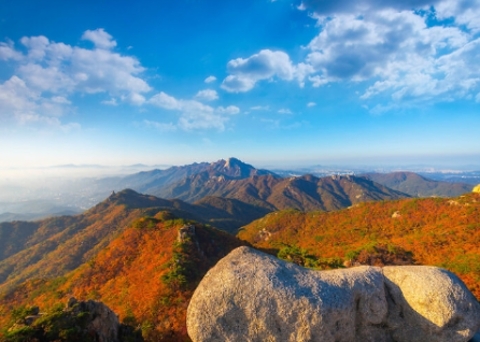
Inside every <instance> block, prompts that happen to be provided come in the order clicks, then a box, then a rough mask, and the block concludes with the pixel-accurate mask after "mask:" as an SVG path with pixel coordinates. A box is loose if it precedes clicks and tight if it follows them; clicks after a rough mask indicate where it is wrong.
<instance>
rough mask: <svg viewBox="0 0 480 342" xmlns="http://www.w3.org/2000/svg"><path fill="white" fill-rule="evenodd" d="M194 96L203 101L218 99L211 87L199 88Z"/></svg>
mask: <svg viewBox="0 0 480 342" xmlns="http://www.w3.org/2000/svg"><path fill="white" fill-rule="evenodd" d="M195 98H196V99H199V100H204V101H214V100H218V93H217V92H216V91H215V90H213V89H204V90H200V91H199V92H198V93H197V95H195Z"/></svg>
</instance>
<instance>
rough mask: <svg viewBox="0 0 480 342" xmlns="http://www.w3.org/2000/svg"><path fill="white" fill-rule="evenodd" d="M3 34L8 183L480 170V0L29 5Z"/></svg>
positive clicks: (8, 14) (1, 160)
mask: <svg viewBox="0 0 480 342" xmlns="http://www.w3.org/2000/svg"><path fill="white" fill-rule="evenodd" d="M0 31H1V32H2V36H1V37H0V151H1V152H0V173H1V174H2V179H3V180H4V181H5V179H7V178H8V177H15V176H17V177H20V174H30V173H32V174H35V175H39V174H42V173H43V174H45V173H48V172H47V171H48V170H50V171H51V170H52V169H51V168H50V167H51V166H58V165H67V164H73V165H80V166H81V165H89V166H90V167H91V170H90V171H91V173H92V174H95V172H97V173H98V174H100V175H105V174H109V173H110V172H113V169H115V172H118V169H120V170H121V171H120V172H124V173H128V172H129V169H128V168H125V167H124V166H129V165H132V164H138V163H141V164H145V165H146V166H148V167H150V166H156V165H164V166H169V165H184V164H189V163H193V162H202V161H209V162H212V161H216V160H218V159H221V158H228V157H232V156H233V157H237V158H239V159H241V160H243V161H244V162H246V163H249V164H252V165H254V166H256V167H265V168H267V167H268V168H274V167H280V168H288V167H293V166H298V167H307V166H312V165H345V166H351V165H357V166H358V165H362V166H367V165H370V166H379V165H386V166H389V167H395V166H402V165H403V166H404V167H407V166H412V165H425V166H432V167H445V168H451V169H457V168H463V169H465V168H468V167H470V166H472V167H477V166H479V162H478V161H479V160H480V158H479V157H480V139H478V132H477V131H478V127H480V116H479V102H480V82H478V80H479V79H480V77H479V76H480V75H479V73H480V65H479V64H480V60H479V59H478V56H479V55H480V34H479V33H480V0H465V1H454V0H412V1H408V2H398V1H383V2H378V1H376V0H360V1H356V2H355V3H352V2H350V1H344V0H341V1H338V0H337V1H333V0H327V1H321V2H319V1H313V0H304V1H298V0H246V1H243V2H238V1H232V0H227V1H223V2H221V3H218V2H217V1H213V0H205V1H187V0H179V1H175V2H165V1H144V2H141V3H132V4H129V6H128V8H126V7H122V6H119V5H118V2H114V1H112V0H107V1H103V2H101V3H99V2H98V1H93V0H87V1H82V2H76V3H71V2H70V3H66V2H64V1H60V0H54V1H50V2H48V4H46V3H32V2H31V1H27V0H19V1H15V2H2V3H0ZM95 165H100V166H102V168H96V167H94V166H95ZM84 168H85V167H84ZM87 168H88V167H87ZM79 169H80V168H79ZM19 170H21V172H19ZM59 170H64V172H65V175H68V174H71V173H72V172H73V170H78V169H76V168H70V169H69V171H68V172H67V171H66V170H67V168H63V169H62V168H59ZM59 172H60V171H59ZM60 175H62V173H61V172H60Z"/></svg>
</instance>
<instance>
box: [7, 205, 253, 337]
mask: <svg viewBox="0 0 480 342" xmlns="http://www.w3.org/2000/svg"><path fill="white" fill-rule="evenodd" d="M244 244H245V243H242V242H241V241H239V240H238V239H236V238H235V237H233V236H232V235H230V234H227V233H225V232H222V231H219V230H216V229H213V228H209V227H207V226H205V225H202V224H198V223H190V222H188V221H186V220H183V219H178V218H174V217H171V216H170V217H166V216H165V215H164V214H163V213H159V215H156V216H155V217H143V218H140V219H138V220H136V221H134V222H132V224H131V225H130V226H129V227H128V228H126V229H125V230H124V231H123V232H122V233H120V234H119V235H118V236H117V237H116V238H114V239H113V240H112V241H110V243H109V244H108V245H107V246H105V248H103V249H102V250H101V251H100V252H99V253H98V254H97V255H96V256H95V257H93V258H91V259H89V260H88V261H87V262H86V263H83V264H82V265H80V266H79V267H78V268H77V269H76V270H74V271H73V272H71V273H70V274H67V275H65V276H63V277H59V278H56V279H51V280H48V279H32V280H30V281H28V282H26V283H23V284H22V285H20V286H18V287H16V288H15V289H14V290H12V291H9V292H8V293H5V294H4V295H3V296H0V326H2V324H3V326H5V321H6V320H8V318H9V315H10V313H11V311H12V308H13V307H18V306H19V305H25V304H28V305H39V306H41V307H42V308H47V309H48V308H49V307H54V306H55V305H56V303H58V302H65V301H66V300H67V299H68V298H69V297H71V296H74V297H75V298H77V299H79V300H85V299H95V300H101V301H102V302H104V303H105V304H106V305H107V306H109V307H110V308H111V309H112V310H113V311H115V312H116V313H117V314H118V315H119V317H120V320H121V321H123V322H124V323H126V324H129V325H132V326H140V327H141V330H142V333H143V336H144V337H145V339H146V340H147V341H188V340H189V339H188V337H187V335H186V328H185V314H186V308H187V305H188V301H189V299H190V297H191V295H192V294H193V290H194V289H195V287H196V285H197V284H198V282H199V281H200V279H201V278H202V277H203V275H204V274H205V273H206V272H207V270H208V269H209V268H211V267H212V266H213V265H214V264H215V263H216V262H217V261H218V260H219V259H220V258H222V257H223V256H225V255H227V254H228V253H229V252H230V251H231V250H232V249H234V248H236V247H238V246H240V245H244Z"/></svg>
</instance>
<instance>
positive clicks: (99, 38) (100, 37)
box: [82, 28, 117, 50]
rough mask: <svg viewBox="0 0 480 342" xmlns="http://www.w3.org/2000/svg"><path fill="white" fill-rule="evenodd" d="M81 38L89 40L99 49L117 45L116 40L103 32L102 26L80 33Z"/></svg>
mask: <svg viewBox="0 0 480 342" xmlns="http://www.w3.org/2000/svg"><path fill="white" fill-rule="evenodd" d="M82 39H83V40H89V41H91V42H92V43H93V44H95V46H96V47H97V48H99V49H107V50H109V49H112V48H114V47H115V46H117V42H116V41H115V40H113V37H112V36H111V35H110V34H108V33H107V32H105V31H104V30H103V29H102V28H101V29H96V30H93V31H92V30H87V31H85V33H84V34H83V35H82Z"/></svg>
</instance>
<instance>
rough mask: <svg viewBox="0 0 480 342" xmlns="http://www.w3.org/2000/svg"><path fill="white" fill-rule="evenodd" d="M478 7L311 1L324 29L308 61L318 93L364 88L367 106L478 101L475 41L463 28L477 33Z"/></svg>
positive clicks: (444, 1) (448, 1)
mask: <svg viewBox="0 0 480 342" xmlns="http://www.w3.org/2000/svg"><path fill="white" fill-rule="evenodd" d="M474 2H475V4H474ZM474 2H472V1H469V0H467V1H466V2H455V1H452V0H439V1H423V0H418V1H417V0H410V1H404V2H398V1H390V0H388V1H380V0H360V1H356V2H355V3H351V2H349V1H344V0H340V1H335V2H334V1H323V2H318V1H313V0H312V1H304V2H303V4H302V6H303V7H304V8H306V9H310V10H314V12H315V15H314V17H315V18H316V19H317V20H318V26H319V28H320V33H319V34H318V35H317V36H316V37H315V38H314V39H313V40H312V41H311V42H310V44H309V45H308V46H307V49H308V50H309V51H310V52H309V53H308V56H307V58H306V60H305V63H306V64H308V65H310V66H311V67H312V68H313V71H311V72H310V73H309V75H308V80H309V81H310V82H311V83H312V85H313V86H314V87H321V86H324V85H326V84H329V83H332V82H345V81H347V82H352V81H353V82H365V85H367V89H366V91H365V92H364V94H363V95H362V96H361V97H362V98H363V99H365V100H367V99H372V98H373V97H375V96H379V95H381V94H383V95H387V96H390V98H391V100H392V101H400V100H402V101H405V100H411V101H445V100H449V99H453V98H459V97H461V98H468V97H472V95H473V94H475V93H476V92H477V90H478V88H479V80H480V78H479V75H478V72H477V70H479V67H480V62H479V61H478V59H475V58H474V57H473V56H475V53H477V52H478V51H476V50H477V48H476V47H474V46H475V45H476V38H475V36H474V35H472V34H471V33H469V32H468V30H467V31H466V30H465V29H464V28H463V27H462V26H460V25H466V26H468V27H470V28H471V30H472V32H474V31H475V27H477V26H476V25H477V24H478V23H480V19H477V18H480V10H479V7H480V3H479V2H478V1H474ZM467 3H468V4H470V3H471V6H470V5H468V6H466V4H467ZM461 4H463V5H461ZM430 5H434V6H435V8H434V9H432V8H431V7H430ZM412 8H415V9H422V10H423V12H418V11H413V10H412ZM474 12H475V13H478V14H479V16H474V15H472V13H474ZM435 16H437V18H439V19H446V18H451V17H454V22H455V23H456V25H451V24H450V25H441V24H436V25H433V26H432V21H431V20H430V21H429V23H428V24H427V19H428V18H432V17H435ZM478 27H480V26H478ZM474 51H475V52H474Z"/></svg>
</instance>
